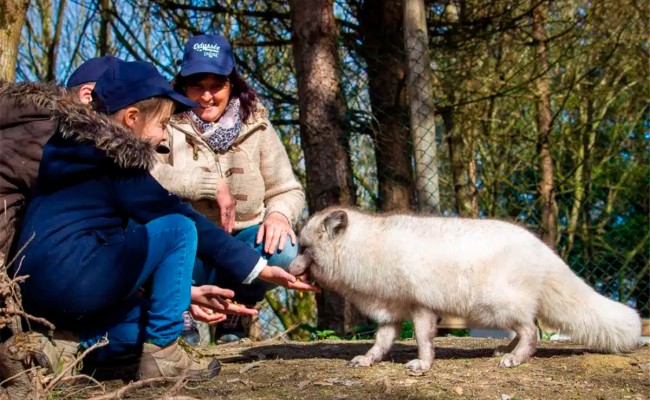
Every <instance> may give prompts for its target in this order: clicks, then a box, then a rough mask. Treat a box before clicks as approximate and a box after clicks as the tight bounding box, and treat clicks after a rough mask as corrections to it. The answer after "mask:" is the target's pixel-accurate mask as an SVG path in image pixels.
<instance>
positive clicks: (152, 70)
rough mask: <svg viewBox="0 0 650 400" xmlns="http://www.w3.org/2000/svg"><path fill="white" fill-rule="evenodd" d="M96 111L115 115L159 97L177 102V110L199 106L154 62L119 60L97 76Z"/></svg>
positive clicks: (94, 98)
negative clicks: (170, 80)
mask: <svg viewBox="0 0 650 400" xmlns="http://www.w3.org/2000/svg"><path fill="white" fill-rule="evenodd" d="M93 94H94V97H93V100H94V101H95V100H96V105H95V109H96V110H97V111H100V112H103V113H106V114H112V113H114V112H115V111H118V110H120V109H122V108H124V107H126V106H129V105H131V104H135V103H137V102H139V101H142V100H145V99H148V98H151V97H158V96H165V97H169V98H170V99H172V100H174V101H175V102H176V112H180V111H183V110H186V109H188V108H195V107H199V105H198V104H197V103H195V102H193V101H192V100H190V99H188V98H187V97H185V96H183V95H181V94H179V93H177V92H175V91H174V90H173V89H172V88H171V86H170V85H169V82H167V80H166V79H165V78H164V77H163V76H162V75H160V72H158V70H157V69H156V67H154V66H153V64H151V63H149V62H145V61H131V62H126V61H118V62H116V63H115V64H114V65H113V66H111V67H109V68H107V69H106V72H104V73H103V74H102V76H100V77H99V79H97V83H96V84H95V88H94V89H93Z"/></svg>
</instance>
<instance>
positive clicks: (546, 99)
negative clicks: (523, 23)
mask: <svg viewBox="0 0 650 400" xmlns="http://www.w3.org/2000/svg"><path fill="white" fill-rule="evenodd" d="M535 3H536V2H535V1H533V3H532V5H533V40H534V42H535V47H536V52H537V60H536V61H537V63H536V66H537V71H538V72H540V73H541V74H540V75H541V76H540V77H539V78H538V79H537V82H536V89H537V93H536V97H537V99H536V106H537V151H538V155H539V162H540V170H541V178H540V181H539V183H538V191H539V197H540V201H541V203H542V221H541V224H540V228H541V236H542V240H543V241H544V242H545V243H546V244H547V245H548V246H549V247H551V248H552V249H555V248H556V245H557V206H556V204H555V193H554V185H555V183H554V180H553V157H552V155H551V147H552V143H551V99H550V92H549V82H548V78H547V71H548V69H549V62H548V49H547V46H546V28H545V27H544V22H545V19H546V16H545V9H544V8H543V7H544V6H545V3H541V4H535Z"/></svg>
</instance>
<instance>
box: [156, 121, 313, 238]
mask: <svg viewBox="0 0 650 400" xmlns="http://www.w3.org/2000/svg"><path fill="white" fill-rule="evenodd" d="M252 119H253V121H252V122H249V123H246V124H244V125H243V126H242V131H241V132H240V134H239V135H238V136H237V138H236V139H235V141H234V142H233V144H232V145H231V146H230V148H229V149H228V150H226V151H221V152H218V153H215V152H214V151H213V150H212V149H211V148H210V147H209V146H208V144H207V143H206V142H205V141H204V140H203V139H201V137H200V136H199V133H198V132H197V131H196V128H195V127H194V125H193V124H192V123H191V122H190V121H189V120H188V119H182V120H178V121H172V123H171V124H170V125H169V127H168V129H167V134H168V143H167V145H168V147H169V149H170V152H169V154H165V155H162V154H160V155H159V156H158V157H159V158H158V162H157V164H156V166H155V167H154V168H153V170H152V175H153V176H154V177H155V178H156V179H157V180H158V181H159V182H160V184H161V185H162V186H163V187H165V189H167V190H169V191H170V192H172V193H174V194H176V195H178V196H179V197H181V198H184V199H186V200H189V201H190V202H191V203H192V206H193V207H194V208H195V209H196V210H197V211H199V212H200V213H202V214H204V215H205V216H206V217H208V218H209V219H210V220H212V221H214V222H216V223H217V224H219V221H220V218H219V207H218V205H217V202H216V199H215V196H216V194H217V185H218V183H219V180H220V179H221V178H226V179H227V181H228V187H229V188H230V192H231V193H232V195H233V196H234V197H235V199H237V206H236V216H235V231H239V230H241V229H244V228H247V227H249V226H252V225H256V224H260V223H261V222H262V221H263V220H264V218H266V216H267V215H269V214H270V213H273V212H277V213H280V214H282V215H284V216H285V217H286V218H287V219H288V220H289V222H290V224H292V225H294V224H295V222H296V220H297V219H298V217H299V216H300V214H301V213H302V211H303V209H304V207H305V195H304V193H303V191H302V187H301V185H300V183H299V182H298V180H297V179H296V177H295V176H294V174H293V170H292V168H291V163H290V161H289V156H288V155H287V151H286V149H285V148H284V145H283V144H282V142H281V141H280V138H279V137H278V134H277V133H276V131H275V129H273V127H272V126H271V123H270V121H269V120H268V119H267V118H266V117H264V116H261V115H260V113H259V110H258V112H257V113H256V114H255V116H254V117H252Z"/></svg>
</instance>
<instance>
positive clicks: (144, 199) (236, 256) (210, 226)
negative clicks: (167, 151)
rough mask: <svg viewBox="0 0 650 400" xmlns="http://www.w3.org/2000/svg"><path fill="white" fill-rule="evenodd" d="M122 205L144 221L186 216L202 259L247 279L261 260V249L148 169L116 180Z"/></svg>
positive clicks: (117, 194) (115, 192)
mask: <svg viewBox="0 0 650 400" xmlns="http://www.w3.org/2000/svg"><path fill="white" fill-rule="evenodd" d="M114 190H115V191H114V193H113V194H114V196H115V197H116V199H117V202H118V204H119V207H120V208H121V209H122V211H123V212H124V213H125V215H128V216H129V217H130V218H132V219H133V220H135V221H136V222H138V223H140V224H146V223H147V222H149V221H151V220H153V219H156V218H159V217H162V216H164V215H169V214H181V215H184V216H186V217H188V218H190V219H191V220H193V221H194V223H195V224H196V230H197V232H198V239H199V240H198V249H197V253H198V255H199V256H200V258H201V259H202V260H203V261H205V262H207V263H209V264H212V265H215V266H216V267H218V268H223V269H224V270H225V271H228V272H229V273H230V274H232V275H233V276H234V277H235V278H237V279H239V281H240V282H243V281H244V280H245V279H246V277H248V275H249V274H250V273H251V271H252V270H253V268H255V265H256V264H257V262H258V261H259V259H260V255H259V253H258V252H256V251H255V250H253V249H252V248H250V247H249V246H248V245H247V244H245V243H244V242H242V241H240V240H237V239H235V238H234V237H232V236H230V235H229V234H228V233H227V232H226V231H224V230H223V229H222V228H221V227H219V226H217V225H215V224H214V223H213V222H212V221H210V220H209V219H207V218H205V217H204V216H203V215H201V214H200V213H198V212H197V211H195V210H194V209H193V208H192V207H191V206H190V205H189V204H187V203H183V202H182V201H181V200H180V199H179V198H178V196H176V195H174V194H172V193H170V192H168V191H167V190H166V189H164V188H163V187H162V186H161V185H160V184H159V183H158V181H156V180H155V179H154V178H153V176H151V174H150V173H149V172H147V171H141V170H130V171H125V172H123V173H121V174H120V175H119V177H118V178H117V179H115V181H114Z"/></svg>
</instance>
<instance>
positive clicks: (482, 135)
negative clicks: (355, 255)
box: [260, 38, 650, 337]
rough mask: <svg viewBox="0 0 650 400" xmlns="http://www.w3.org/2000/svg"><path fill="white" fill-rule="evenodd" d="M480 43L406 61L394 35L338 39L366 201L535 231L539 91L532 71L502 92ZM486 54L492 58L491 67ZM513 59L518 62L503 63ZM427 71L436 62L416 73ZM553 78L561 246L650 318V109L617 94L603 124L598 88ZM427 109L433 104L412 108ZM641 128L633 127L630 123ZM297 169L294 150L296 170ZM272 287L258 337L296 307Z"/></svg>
mask: <svg viewBox="0 0 650 400" xmlns="http://www.w3.org/2000/svg"><path fill="white" fill-rule="evenodd" d="M365 39H366V40H368V38H365ZM398 42H399V41H398ZM477 47H479V48H472V49H471V51H470V50H467V49H466V51H465V52H463V53H460V52H459V53H457V54H455V55H454V56H453V57H451V56H449V55H448V54H445V55H441V54H440V53H436V52H435V51H433V52H432V54H434V55H437V56H434V57H432V58H433V59H434V61H431V62H428V61H426V58H417V57H416V58H412V59H411V61H410V63H411V64H409V61H408V60H409V58H408V56H407V53H408V52H407V51H406V50H405V49H404V47H403V46H400V45H398V46H396V47H391V48H381V47H378V48H376V49H374V50H376V51H373V48H364V49H359V48H351V47H346V46H344V45H342V46H341V48H340V52H341V53H340V57H341V59H342V60H355V62H344V63H343V65H344V66H343V67H342V71H341V73H342V86H343V92H344V96H345V100H346V105H347V114H346V121H345V126H346V127H347V129H348V132H346V138H347V141H348V142H347V144H348V146H349V162H350V163H351V166H352V168H351V170H352V178H353V181H354V185H355V188H356V195H357V205H358V206H360V207H361V208H363V209H366V210H370V211H382V210H385V211H390V210H415V211H419V212H439V213H440V214H441V215H445V216H452V217H459V216H460V217H470V218H498V219H503V220H508V221H512V222H516V223H519V224H522V225H524V226H526V227H527V228H528V229H530V230H531V231H532V232H535V233H538V234H539V233H540V232H541V230H542V227H545V226H549V225H548V224H549V222H548V221H544V220H543V219H542V212H541V209H542V204H541V201H540V194H539V193H540V184H541V181H542V170H543V169H544V168H548V167H549V166H548V165H542V164H541V162H540V154H539V149H540V140H541V139H540V137H541V136H540V135H539V128H538V120H537V113H538V112H539V111H538V107H540V104H539V102H538V98H537V97H536V96H535V95H534V94H531V93H532V92H533V91H534V88H535V82H534V81H527V82H525V83H521V84H520V85H521V86H520V87H519V90H517V91H512V92H503V93H501V92H499V91H498V88H497V84H495V83H494V81H497V83H498V81H499V79H502V78H500V77H499V75H498V73H497V74H496V75H495V70H494V63H495V62H496V61H495V60H494V59H493V58H491V56H490V54H489V53H484V57H485V60H483V61H482V62H481V64H480V65H478V64H477V62H476V60H470V56H471V54H473V53H472V52H479V53H480V50H481V48H480V46H477ZM407 50H408V49H407ZM512 51H513V52H516V51H517V49H515V48H513V49H512ZM501 56H502V57H503V55H501ZM530 57H532V55H531V56H530ZM418 60H419V62H420V64H419V65H418V64H417V62H418ZM519 62H520V63H521V60H520V61H519ZM571 62H572V61H571V60H567V61H566V63H567V65H566V66H565V67H566V68H574V67H575V66H573V65H569V64H570V63H571ZM413 63H415V64H413ZM490 63H492V68H487V69H486V67H485V66H486V65H488V64H490ZM409 66H410V67H411V68H413V67H414V66H415V67H418V68H419V70H418V71H419V73H418V79H413V80H411V81H409V80H408V79H407V77H408V72H407V71H408V70H409ZM514 66H515V62H514V61H513V62H512V65H502V67H503V68H506V67H513V68H514ZM424 70H428V71H430V72H431V75H428V77H427V75H426V74H422V73H421V72H422V71H424ZM497 72H498V71H497ZM501 73H503V72H501ZM529 77H530V75H525V76H524V75H522V76H521V77H520V79H521V80H522V82H523V81H524V80H525V79H526V78H529ZM555 78H556V80H557V81H556V82H554V84H552V85H551V87H550V88H549V90H550V97H551V105H550V106H551V110H550V112H551V113H552V114H553V115H554V118H555V119H554V122H553V124H552V127H551V128H552V131H551V132H550V136H549V141H550V142H549V145H550V150H551V155H552V158H553V163H552V165H551V167H552V168H553V180H554V181H553V191H552V193H553V197H554V201H555V204H554V205H553V213H552V216H553V217H554V222H552V223H551V225H550V226H552V227H553V229H555V231H556V232H557V237H558V240H557V243H556V248H557V251H558V253H559V254H560V256H561V257H562V258H563V259H564V260H565V261H566V262H567V263H568V264H569V265H570V266H571V268H572V269H573V270H574V271H575V272H576V273H577V274H578V275H579V276H581V277H582V278H584V279H585V280H586V281H587V282H588V283H589V285H591V286H592V287H594V288H595V289H596V290H597V291H599V292H600V293H602V294H603V295H605V296H608V297H610V298H612V299H615V300H617V301H620V302H622V303H625V304H627V305H629V306H631V307H633V308H635V309H637V310H638V311H639V313H640V314H641V316H642V317H645V318H647V317H649V316H650V309H649V295H650V270H649V265H650V264H649V257H648V255H649V251H648V250H649V243H650V242H649V235H650V229H649V228H650V221H649V218H648V216H649V208H648V204H649V199H650V195H649V191H648V178H649V172H650V169H649V167H648V149H649V147H648V143H649V139H650V136H649V135H648V133H647V127H648V121H647V114H646V117H643V116H640V117H638V118H637V119H633V118H630V117H629V116H630V115H643V113H640V111H641V109H639V107H643V106H639V105H638V104H634V103H633V102H632V101H631V100H630V99H621V102H619V103H618V104H617V105H616V107H614V108H611V109H608V110H604V111H603V113H606V114H607V115H608V118H609V121H608V123H607V124H599V125H598V126H595V125H594V124H590V123H589V121H586V120H585V119H584V118H583V117H585V118H586V115H585V114H584V110H583V109H582V107H583V106H584V104H592V105H595V104H597V102H598V99H597V98H594V97H591V95H590V94H587V93H584V92H581V91H580V90H581V89H580V88H578V87H575V88H573V90H574V93H572V96H574V98H575V102H574V103H570V102H566V101H565V102H562V101H561V100H562V99H564V98H566V94H565V92H562V93H560V87H562V90H564V91H566V86H563V85H566V84H567V82H565V81H564V80H563V77H562V76H557V77H555ZM413 93H416V94H420V95H421V94H422V93H430V94H429V96H432V97H431V98H422V97H421V96H420V97H419V98H418V102H419V103H418V104H417V106H418V107H420V108H419V109H417V110H413V108H412V107H413V106H414V103H413V98H412V97H413ZM603 95H604V94H603ZM583 96H584V97H583ZM590 102H591V103H590ZM269 106H270V108H271V109H272V108H273V106H272V105H269ZM427 107H429V108H427ZM422 109H425V110H427V111H426V113H425V114H426V115H422V114H420V115H414V113H415V114H418V112H419V111H420V110H422ZM619 113H620V115H624V117H619V116H618V114H619ZM295 115H297V111H296V112H295ZM431 117H433V120H432V119H431ZM431 121H433V122H434V123H435V126H434V125H433V124H432V122H431ZM413 123H416V124H419V125H417V126H413ZM279 130H280V132H281V134H282V135H283V136H284V139H285V144H287V145H289V146H290V147H291V146H298V145H299V143H298V141H297V140H296V134H297V132H295V131H294V130H284V129H279ZM423 130H424V131H423ZM635 130H637V132H638V133H637V135H636V136H635V135H632V134H631V133H632V132H634V131H635ZM644 132H645V133H644ZM426 140H429V142H423V141H426ZM294 151H295V148H294ZM418 152H420V153H419V154H418ZM422 163H425V164H424V165H423V164H422ZM302 168H304V164H303V162H302V161H300V164H299V167H298V169H302ZM303 176H304V174H303ZM306 190H309V187H306ZM423 190H424V191H423ZM422 193H425V194H426V198H424V199H422ZM423 200H424V201H423ZM432 205H433V206H432ZM521 268H526V266H525V265H522V266H521ZM278 293H282V294H281V295H274V296H279V297H281V301H277V302H276V304H275V305H273V306H271V305H269V304H268V303H265V304H264V305H263V306H262V312H261V313H260V323H261V325H262V326H263V327H264V329H263V330H262V331H263V332H264V333H263V336H264V337H269V336H273V335H275V334H277V333H278V332H282V331H283V330H286V329H288V328H290V327H291V326H287V324H286V323H282V318H281V317H279V315H281V314H282V313H283V312H292V311H291V310H292V307H295V304H296V302H297V301H298V302H299V300H296V299H293V298H292V296H291V295H287V294H286V292H284V291H282V290H279V291H278ZM312 304H313V302H312ZM313 312H314V313H315V312H316V310H315V308H314V309H313ZM288 320H290V321H295V320H292V319H288ZM314 320H315V314H314V315H312V316H311V319H310V320H309V321H311V322H309V321H305V320H303V321H302V322H301V323H307V324H309V323H312V324H313V321H314ZM278 321H280V322H278ZM312 337H313V332H312Z"/></svg>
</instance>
